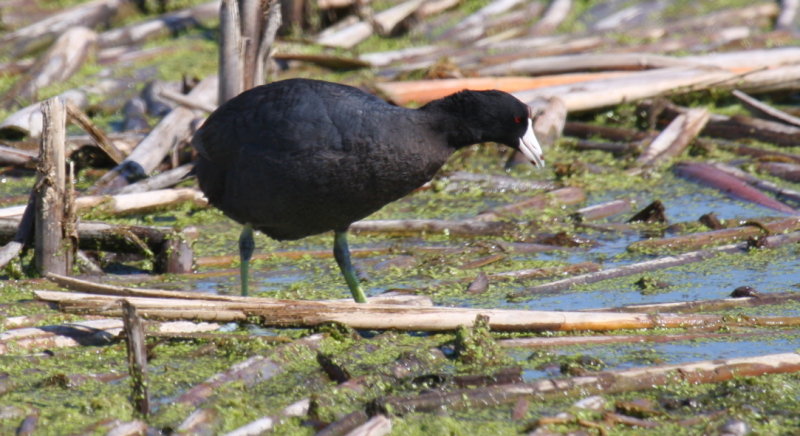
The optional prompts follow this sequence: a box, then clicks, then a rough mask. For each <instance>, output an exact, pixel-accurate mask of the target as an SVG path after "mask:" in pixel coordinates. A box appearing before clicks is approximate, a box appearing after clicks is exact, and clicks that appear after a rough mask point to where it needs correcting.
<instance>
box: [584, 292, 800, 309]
mask: <svg viewBox="0 0 800 436" xmlns="http://www.w3.org/2000/svg"><path fill="white" fill-rule="evenodd" d="M790 301H800V292H772V293H767V294H758V295H756V296H753V297H737V298H720V299H714V300H695V301H678V302H673V303H655V304H632V305H629V306H621V307H606V308H599V309H583V310H581V312H636V313H658V312H669V313H698V312H709V311H714V310H724V309H731V308H735V307H756V306H767V305H772V304H782V303H786V302H790Z"/></svg>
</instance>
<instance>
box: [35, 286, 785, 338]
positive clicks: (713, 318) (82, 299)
mask: <svg viewBox="0 0 800 436" xmlns="http://www.w3.org/2000/svg"><path fill="white" fill-rule="evenodd" d="M176 293H177V292H176ZM35 295H36V296H37V298H39V299H42V300H45V301H52V302H58V303H59V304H60V306H61V308H62V310H65V311H67V312H79V313H93V314H103V315H105V316H108V315H109V314H119V313H120V310H119V308H118V306H115V305H113V304H110V303H111V302H113V301H116V299H117V298H118V297H108V296H99V295H90V294H80V293H65V292H53V291H35ZM215 297H217V298H213V299H206V300H188V299H175V298H170V299H165V298H146V297H127V298H128V299H129V300H130V301H131V303H133V304H135V305H136V307H137V308H138V310H139V312H140V313H141V314H142V316H146V317H148V318H150V319H159V320H176V319H184V320H202V321H215V322H220V321H244V320H247V319H250V320H252V319H253V318H254V317H259V318H260V319H261V323H262V324H263V325H267V326H280V327H309V326H316V325H320V324H324V323H329V322H338V323H342V324H345V325H348V326H350V327H352V328H356V329H377V330H384V329H395V330H411V331H414V330H419V331H451V330H455V329H457V328H459V327H460V326H464V325H471V324H472V323H473V322H474V320H475V318H476V317H477V316H479V315H480V316H488V317H489V321H488V324H489V327H491V329H492V330H495V331H544V330H558V331H572V330H598V331H600V330H615V329H636V328H656V327H661V328H666V327H686V326H688V325H692V326H702V325H720V324H726V325H797V324H800V318H796V317H795V318H792V317H777V318H774V317H758V318H749V319H746V320H742V321H737V322H730V321H726V320H725V318H724V317H723V316H721V315H681V314H663V313H662V314H656V315H653V314H636V313H599V312H598V313H587V312H548V311H536V310H502V309H471V308H454V307H418V306H417V307H404V306H396V305H387V304H366V305H365V304H356V303H353V302H321V301H298V300H270V299H267V298H256V299H248V298H247V297H239V298H240V299H243V300H244V301H243V300H238V301H232V300H229V301H225V300H224V299H223V298H220V297H221V296H215ZM229 298H232V297H229ZM246 300H251V301H246Z"/></svg>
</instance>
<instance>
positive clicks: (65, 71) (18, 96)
mask: <svg viewBox="0 0 800 436" xmlns="http://www.w3.org/2000/svg"><path fill="white" fill-rule="evenodd" d="M96 47H97V34H96V33H95V32H94V31H93V30H90V29H87V28H86V27H72V28H70V29H69V30H68V31H66V32H64V34H62V35H61V36H59V38H58V40H56V42H55V43H54V44H53V45H52V47H50V49H49V50H48V51H47V53H45V54H44V55H43V56H42V57H41V59H39V60H38V61H37V62H36V64H35V65H34V66H33V68H31V69H30V70H29V71H28V75H27V77H26V78H24V79H22V80H20V81H19V82H17V83H16V84H15V85H14V87H13V88H11V89H10V90H9V91H8V92H7V93H6V94H5V95H4V96H3V103H4V106H5V107H6V108H10V107H12V106H14V105H16V102H17V101H18V100H22V101H26V102H28V101H36V100H37V96H38V94H39V90H40V89H42V88H44V87H45V86H48V85H51V84H53V83H58V82H64V81H66V80H67V79H68V78H70V77H72V75H73V74H75V73H76V72H77V71H78V70H79V69H80V68H81V67H82V66H83V64H84V62H86V60H87V59H88V58H89V57H90V56H91V55H92V54H93V53H94V51H95V49H96Z"/></svg>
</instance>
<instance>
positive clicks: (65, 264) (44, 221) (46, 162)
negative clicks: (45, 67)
mask: <svg viewBox="0 0 800 436" xmlns="http://www.w3.org/2000/svg"><path fill="white" fill-rule="evenodd" d="M42 109H43V115H44V120H45V123H44V125H45V128H44V132H43V133H44V134H43V136H42V142H41V148H40V151H39V156H40V159H41V161H40V162H39V177H38V179H37V182H36V186H35V188H34V191H35V192H36V194H35V199H36V200H35V202H36V203H35V204H36V215H35V216H36V219H35V224H34V232H35V249H36V256H35V263H36V268H37V269H38V270H39V272H40V273H41V274H46V273H49V272H53V273H57V274H66V273H67V272H68V271H70V269H71V268H72V249H73V247H70V242H69V240H67V239H65V237H64V236H65V235H64V212H65V204H64V201H65V189H66V178H67V176H66V168H65V167H66V151H65V137H66V123H67V111H66V108H65V107H64V101H63V100H61V99H60V98H59V97H54V98H52V99H50V100H47V101H46V102H45V103H44V106H43V107H42Z"/></svg>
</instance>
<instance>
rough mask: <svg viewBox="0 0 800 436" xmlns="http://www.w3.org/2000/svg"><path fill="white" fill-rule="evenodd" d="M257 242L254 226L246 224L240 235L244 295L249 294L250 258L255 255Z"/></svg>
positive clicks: (241, 278)
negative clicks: (254, 235) (254, 238)
mask: <svg viewBox="0 0 800 436" xmlns="http://www.w3.org/2000/svg"><path fill="white" fill-rule="evenodd" d="M255 248H256V243H255V241H253V227H251V226H250V224H245V225H244V228H243V229H242V233H241V234H240V235H239V277H240V280H241V284H242V295H243V296H247V293H248V290H249V285H248V278H249V277H248V276H249V275H250V258H251V257H253V251H255Z"/></svg>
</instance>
